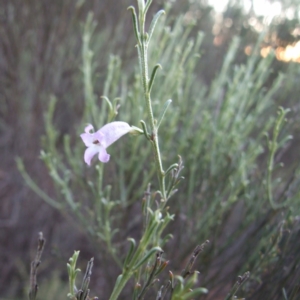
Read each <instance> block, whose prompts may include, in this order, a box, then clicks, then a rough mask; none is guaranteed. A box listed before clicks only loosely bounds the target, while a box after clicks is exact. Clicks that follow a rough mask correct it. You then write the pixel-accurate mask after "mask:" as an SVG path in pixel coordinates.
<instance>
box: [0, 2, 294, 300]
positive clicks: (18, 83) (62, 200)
mask: <svg viewBox="0 0 300 300" xmlns="http://www.w3.org/2000/svg"><path fill="white" fill-rule="evenodd" d="M131 4H135V3H132V2H130V1H122V5H121V4H118V5H117V6H116V5H114V4H112V2H111V1H86V2H83V1H78V2H74V1H67V0H66V1H54V2H51V5H50V4H49V2H47V1H39V2H37V1H27V2H24V1H19V2H18V1H15V2H14V3H12V2H10V1H6V2H5V1H4V2H3V3H2V4H1V7H0V10H1V11H0V13H1V23H2V26H1V29H0V35H1V38H0V42H1V46H0V51H1V55H0V68H1V72H0V82H1V89H0V90H1V94H0V97H1V101H0V112H1V123H0V126H1V127H0V128H1V138H0V147H1V153H2V154H1V155H2V162H1V167H0V176H1V192H0V193H1V194H0V195H1V206H0V208H1V222H0V225H1V232H0V240H1V242H0V245H1V246H0V247H1V251H0V253H1V254H0V255H1V259H2V261H3V262H4V264H3V268H2V271H1V277H0V285H1V286H3V287H5V288H4V289H1V298H4V297H6V298H8V299H11V298H12V297H15V298H18V297H25V296H24V295H26V294H27V284H28V274H29V265H30V263H29V262H30V261H31V260H32V257H33V253H34V252H33V251H34V249H35V243H36V234H37V232H39V231H43V233H44V236H45V237H46V239H47V244H46V249H45V253H44V256H43V262H42V265H41V267H40V270H39V271H40V276H39V279H40V283H41V290H40V291H39V294H40V295H45V297H46V298H48V296H47V295H49V294H50V293H51V294H52V295H54V294H55V293H57V294H56V295H57V296H56V297H55V298H56V299H63V298H65V297H66V294H67V291H65V286H66V284H64V282H65V281H66V279H67V272H66V262H67V260H68V258H69V257H70V256H71V254H72V253H73V250H79V249H80V250H81V256H80V260H81V262H79V264H80V263H82V266H81V268H82V269H84V268H85V267H84V265H85V262H86V261H87V260H88V259H89V258H90V257H92V256H95V268H94V271H93V277H92V283H91V288H92V291H93V293H94V294H95V295H98V297H99V298H100V299H101V298H106V297H107V295H108V294H109V292H110V291H111V290H112V287H113V283H114V281H115V278H116V276H117V274H118V273H119V267H118V265H119V260H120V259H121V260H122V259H124V257H125V254H124V253H126V252H125V251H126V249H127V246H128V245H127V243H126V242H125V241H126V239H127V237H134V238H137V239H138V238H139V236H140V228H141V227H142V219H141V213H140V211H141V199H142V197H143V193H144V191H145V189H146V186H147V184H148V183H149V182H151V183H152V188H153V189H155V188H156V187H155V184H156V178H155V176H153V175H154V169H153V167H152V165H151V160H150V158H151V156H150V155H151V154H150V147H148V146H146V145H145V143H144V142H143V141H142V139H139V138H127V139H124V140H123V142H122V143H118V144H116V147H113V148H112V149H109V152H110V153H111V154H112V157H115V158H116V160H115V162H110V163H109V165H107V166H106V167H105V173H104V174H105V175H104V176H103V174H102V172H101V170H100V169H99V168H98V169H97V168H87V167H86V166H85V165H84V163H83V161H82V153H83V151H84V147H83V145H81V141H79V138H78V135H79V133H80V132H81V131H82V129H83V127H84V124H85V123H87V122H93V123H94V124H95V125H96V126H97V127H100V126H101V125H102V124H103V123H105V122H106V121H107V112H108V107H107V104H106V102H105V100H103V99H100V96H101V95H105V96H107V97H108V98H109V99H110V100H111V101H113V99H115V98H117V97H119V98H120V99H119V100H118V103H120V104H121V107H120V109H119V114H118V116H117V119H119V120H123V121H127V122H129V123H130V124H132V125H136V126H137V125H138V124H139V120H140V119H142V118H143V113H144V112H143V107H142V105H141V104H140V103H141V101H140V98H141V97H142V94H141V92H142V91H141V90H140V86H139V80H140V79H139V78H138V72H137V59H136V53H135V49H134V44H135V41H134V36H133V33H132V30H131V19H130V15H129V13H128V12H127V11H126V8H127V7H128V6H129V5H131ZM289 5H292V4H289ZM161 7H165V9H166V10H167V17H166V18H164V19H163V21H161V24H160V26H159V28H158V31H157V32H156V33H155V36H154V37H153V38H154V42H153V43H152V48H151V49H150V53H151V54H150V63H151V64H152V65H154V64H156V63H157V62H159V63H160V64H161V65H162V66H163V70H162V71H161V72H160V73H159V74H158V78H157V79H158V80H157V82H159V84H157V85H156V86H154V90H153V95H155V96H154V97H155V98H154V99H153V100H154V101H155V103H157V104H156V107H155V109H156V110H157V112H159V111H161V108H162V105H163V103H164V102H165V101H166V100H168V99H170V98H171V99H172V100H173V103H172V107H171V109H169V110H168V112H167V118H166V119H165V123H164V129H163V130H162V132H161V134H162V141H163V143H162V153H163V155H164V156H165V157H164V159H165V160H167V161H168V162H169V163H171V162H173V161H176V159H177V158H176V155H177V154H178V153H179V154H180V155H181V156H182V158H183V160H184V166H185V168H184V171H183V173H184V174H183V175H184V177H185V180H184V181H182V183H181V184H180V186H179V192H178V193H177V194H176V195H175V196H174V198H173V199H171V203H170V207H171V213H172V214H175V221H174V222H173V223H171V225H170V226H169V227H168V228H167V229H166V234H167V233H172V234H173V236H174V237H173V239H171V240H170V241H169V242H168V243H167V244H166V245H165V247H164V251H165V256H166V258H167V259H170V261H171V262H170V268H171V269H172V270H174V271H177V272H180V270H181V269H182V268H183V266H184V263H185V260H186V259H187V258H188V257H189V255H190V253H191V252H192V250H193V248H194V247H195V245H196V244H198V243H202V242H204V241H205V240H206V239H209V240H210V241H211V243H210V245H209V246H208V247H207V248H206V250H205V251H204V252H203V253H202V254H201V256H200V258H199V261H198V265H197V268H198V269H199V270H200V271H201V274H202V275H201V277H200V280H201V286H205V287H207V288H208V289H209V290H210V293H209V294H208V295H207V296H205V297H204V298H205V299H216V298H217V297H220V298H221V299H224V298H225V295H226V294H227V292H228V291H229V289H230V287H231V286H232V285H233V283H234V282H235V281H236V278H237V276H238V275H239V274H242V273H243V272H245V271H247V270H249V271H250V272H251V279H250V280H248V281H247V284H246V285H245V286H244V290H243V292H242V295H243V296H246V297H247V299H258V298H263V299H283V295H284V293H283V289H284V290H285V291H286V294H287V299H293V297H294V299H296V297H297V294H296V293H297V291H296V289H297V284H299V283H298V282H297V278H299V270H298V268H299V267H298V266H299V259H300V257H299V247H300V244H299V241H298V239H297V237H298V236H299V136H300V135H299V102H298V100H299V96H298V95H299V85H298V82H299V76H300V68H299V65H298V64H296V63H284V62H280V61H277V60H276V59H275V58H274V57H272V55H271V56H268V57H267V58H266V59H263V58H262V57H261V56H260V55H259V48H260V47H261V43H262V40H263V38H264V37H263V36H260V35H259V33H257V31H256V30H255V29H254V28H253V26H250V25H249V23H248V22H247V20H249V19H250V18H251V17H252V18H253V15H251V13H249V15H245V14H244V12H243V11H242V9H241V7H240V6H238V5H237V6H232V7H231V6H229V7H228V8H227V10H226V11H225V12H224V13H223V17H222V18H221V19H220V18H219V23H218V24H217V25H218V26H219V27H218V28H219V30H217V29H218V28H217V29H216V27H217V25H216V19H215V18H214V14H213V9H212V7H210V6H208V5H207V4H205V3H204V2H203V3H202V2H195V1H184V2H179V1H177V2H175V3H173V5H172V6H170V4H169V3H168V2H167V1H161V2H160V1H154V5H153V7H152V8H151V12H152V11H153V12H154V11H157V9H159V8H161ZM91 11H92V12H93V14H92V15H91V14H89V13H90V12H91ZM151 12H150V13H149V14H150V15H151ZM33 16H35V17H33ZM228 19H230V20H232V23H231V24H232V25H231V26H228V25H226V24H229V23H228V22H227V23H226V20H227V21H228ZM257 19H258V20H261V19H260V18H259V17H257ZM94 21H96V22H97V23H94ZM292 21H293V22H292ZM286 23H288V24H289V25H288V26H287V25H285V24H286ZM297 26H299V22H298V20H297V19H296V18H294V19H293V20H287V19H284V18H283V19H282V20H280V22H279V21H277V23H275V25H274V26H270V29H269V32H268V36H271V35H272V34H277V36H278V37H279V39H280V41H281V44H282V43H285V44H289V43H293V42H295V41H297V39H299V36H297V35H292V34H291V33H292V32H293V31H294V30H295V28H297ZM283 27H284V28H285V30H283ZM220 28H221V29H220ZM200 31H203V32H204V34H203V33H200ZM291 36H292V37H293V39H292V40H291ZM217 38H219V39H217ZM220 39H221V41H222V42H221V43H219V42H218V43H217V46H216V45H215V44H216V40H218V41H220ZM263 42H264V43H268V40H266V39H264V40H263ZM248 45H250V46H251V47H252V52H251V53H252V54H251V55H250V56H248V57H247V56H246V55H245V52H244V49H245V47H246V46H248ZM255 49H257V50H255ZM91 52H92V53H93V56H91ZM112 53H113V55H112ZM280 105H282V106H284V107H289V108H290V109H291V111H290V112H289V113H288V114H287V115H286V117H287V122H286V123H285V124H284V126H282V127H281V130H280V134H279V137H278V141H279V148H278V150H277V151H276V154H275V157H274V163H275V169H274V172H273V174H272V181H271V188H272V193H273V197H274V201H275V202H276V203H278V204H285V205H283V206H282V207H280V208H278V209H277V207H276V209H274V207H272V205H271V203H270V199H269V198H270V197H268V194H267V188H268V184H269V186H270V182H268V166H270V161H269V160H268V159H269V157H270V151H269V150H270V146H272V144H270V143H268V139H267V138H266V136H265V133H268V136H269V141H271V142H272V141H273V140H272V139H273V137H274V132H273V128H274V126H275V124H278V123H276V119H277V111H278V106H280ZM289 135H293V137H294V138H293V139H292V140H290V139H288V138H287V137H288V136H289ZM273 142H274V141H273ZM273 145H274V144H273ZM40 149H43V151H44V152H42V154H41V158H42V159H38V157H39V155H40ZM16 156H19V157H21V158H22V161H23V163H24V169H23V165H22V163H21V161H20V160H19V161H18V162H19V170H18V169H17V167H16V161H15V158H16ZM149 157H150V158H149ZM281 162H283V163H284V167H281V166H280V163H281ZM22 169H23V170H24V171H25V170H26V172H27V173H26V174H29V175H30V177H26V174H25V173H24V172H23V175H24V174H25V179H27V183H29V184H31V187H33V188H34V189H35V190H36V191H37V192H38V195H36V193H33V192H32V191H31V190H30V189H29V188H28V186H27V185H26V184H25V182H24V179H23V178H22V176H21V175H20V172H19V171H20V170H22ZM108 174H109V175H108ZM30 178H32V179H34V181H35V182H36V183H37V184H38V187H39V188H38V187H37V186H34V185H33V182H31V181H30ZM95 178H98V179H99V180H103V186H104V187H106V188H104V189H103V190H101V192H103V193H104V195H105V197H104V198H103V197H102V198H101V197H99V195H100V192H99V189H101V188H102V187H101V186H100V185H97V184H98V181H97V180H95ZM279 178H281V179H280V180H279ZM92 182H93V184H94V185H93V184H92ZM100 182H101V181H100ZM109 185H111V186H112V188H109ZM41 198H43V199H44V200H45V201H46V202H48V203H45V202H44V201H41ZM49 204H50V205H49ZM95 204H98V210H97V213H95V212H94V211H93V210H92V209H91V208H92V207H94V205H95ZM114 228H121V229H122V230H119V231H116V232H115V235H112V234H111V232H112V229H114ZM8 283H9V284H8ZM298 287H299V286H298ZM130 294H131V289H130V287H128V290H126V291H125V292H124V295H123V297H126V298H128V299H129V295H130Z"/></svg>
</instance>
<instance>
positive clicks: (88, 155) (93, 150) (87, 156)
mask: <svg viewBox="0 0 300 300" xmlns="http://www.w3.org/2000/svg"><path fill="white" fill-rule="evenodd" d="M99 148H100V147H99V146H96V145H93V146H91V147H88V148H87V149H86V150H85V152H84V161H85V162H86V163H87V164H88V165H89V166H90V165H91V160H92V158H93V157H94V155H96V154H97V153H98V152H99V151H100V150H101V149H99Z"/></svg>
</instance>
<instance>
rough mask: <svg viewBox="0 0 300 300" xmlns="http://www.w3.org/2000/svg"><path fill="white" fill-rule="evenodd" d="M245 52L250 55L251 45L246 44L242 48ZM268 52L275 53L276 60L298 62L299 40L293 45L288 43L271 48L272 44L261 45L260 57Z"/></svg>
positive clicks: (299, 53) (299, 55) (299, 59)
mask: <svg viewBox="0 0 300 300" xmlns="http://www.w3.org/2000/svg"><path fill="white" fill-rule="evenodd" d="M244 52H245V54H247V55H250V54H251V53H252V48H251V46H247V47H245V49H244ZM270 53H275V56H276V58H277V59H278V60H281V61H285V62H290V61H293V62H297V63H300V41H299V42H297V43H295V44H294V45H288V46H286V48H284V47H277V48H273V47H272V46H268V47H263V48H262V49H261V50H260V55H261V56H262V57H267V56H268V55H269V54H270Z"/></svg>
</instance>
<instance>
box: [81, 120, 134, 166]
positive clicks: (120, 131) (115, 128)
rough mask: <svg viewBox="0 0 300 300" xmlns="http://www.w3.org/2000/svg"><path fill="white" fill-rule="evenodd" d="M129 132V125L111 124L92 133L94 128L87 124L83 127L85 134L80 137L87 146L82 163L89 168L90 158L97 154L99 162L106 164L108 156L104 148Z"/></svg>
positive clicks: (122, 123)
mask: <svg viewBox="0 0 300 300" xmlns="http://www.w3.org/2000/svg"><path fill="white" fill-rule="evenodd" d="M131 130H132V128H131V127H130V126H129V124H127V123H125V122H111V123H108V124H106V125H104V126H103V127H102V128H100V129H99V130H98V131H96V132H93V131H94V127H93V125H91V124H89V125H88V126H86V127H85V129H84V131H85V132H84V133H82V134H81V135H80V137H81V138H82V141H83V142H84V144H85V145H86V146H87V149H86V150H85V152H84V161H85V162H86V163H87V164H88V165H89V166H90V165H91V160H92V158H93V157H94V156H95V155H96V154H98V158H99V160H100V161H101V162H103V163H106V162H108V161H109V158H110V155H109V154H108V153H107V152H106V148H107V147H109V146H110V145H111V144H112V143H114V142H115V141H116V140H118V139H119V138H120V137H121V136H123V135H124V134H126V133H128V132H129V131H131Z"/></svg>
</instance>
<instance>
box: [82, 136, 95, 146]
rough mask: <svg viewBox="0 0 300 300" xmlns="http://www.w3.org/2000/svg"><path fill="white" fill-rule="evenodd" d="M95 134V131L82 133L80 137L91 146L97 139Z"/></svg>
mask: <svg viewBox="0 0 300 300" xmlns="http://www.w3.org/2000/svg"><path fill="white" fill-rule="evenodd" d="M94 135H95V134H94V133H82V134H81V135H80V137H81V138H82V141H83V142H84V144H85V145H86V146H87V147H90V146H92V145H93V142H94V140H95V136H94Z"/></svg>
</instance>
